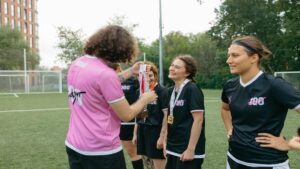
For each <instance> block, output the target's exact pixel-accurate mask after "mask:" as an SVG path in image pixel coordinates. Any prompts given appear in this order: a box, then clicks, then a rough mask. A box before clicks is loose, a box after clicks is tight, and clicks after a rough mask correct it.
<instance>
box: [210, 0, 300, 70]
mask: <svg viewBox="0 0 300 169" xmlns="http://www.w3.org/2000/svg"><path fill="white" fill-rule="evenodd" d="M216 14H217V17H216V20H217V21H216V22H215V24H214V26H213V27H212V28H211V29H210V30H209V31H208V34H209V35H210V36H211V37H212V39H214V40H216V41H217V45H218V47H219V49H220V50H221V51H222V52H221V53H225V51H226V50H227V47H228V46H229V45H230V42H231V40H232V39H233V38H235V37H237V36H241V35H254V36H257V37H258V38H259V39H260V40H262V41H263V42H264V43H265V44H266V46H267V47H268V48H269V49H270V50H271V51H272V52H273V55H272V56H271V58H269V59H268V60H265V61H263V62H262V65H263V67H264V68H265V70H267V71H271V72H272V71H279V70H281V71H284V70H295V69H296V68H297V67H298V68H299V67H300V65H299V33H298V32H299V31H298V30H299V26H300V25H299V2H298V1H296V0H291V1H286V0H251V1H248V0H225V1H224V2H223V3H222V5H221V6H220V8H219V9H218V10H216ZM224 57H226V55H224ZM221 59H222V60H224V58H221Z"/></svg>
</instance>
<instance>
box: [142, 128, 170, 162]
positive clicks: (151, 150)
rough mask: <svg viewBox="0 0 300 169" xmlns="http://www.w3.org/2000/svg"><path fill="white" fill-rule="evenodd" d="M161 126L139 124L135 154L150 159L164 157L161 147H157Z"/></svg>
mask: <svg viewBox="0 0 300 169" xmlns="http://www.w3.org/2000/svg"><path fill="white" fill-rule="evenodd" d="M160 130H161V126H150V125H143V124H139V126H138V131H137V154H139V155H145V156H147V157H149V158H152V159H165V158H164V153H163V149H160V150H159V149H157V148H156V145H157V140H158V138H159V135H160Z"/></svg>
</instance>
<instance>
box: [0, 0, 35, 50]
mask: <svg viewBox="0 0 300 169" xmlns="http://www.w3.org/2000/svg"><path fill="white" fill-rule="evenodd" d="M37 1H38V0H0V26H4V25H9V26H10V27H11V28H12V29H16V28H17V29H19V30H20V32H22V33H23V35H24V39H25V40H26V41H27V42H28V44H29V46H30V48H31V49H32V52H33V53H36V54H38V53H39V50H38V39H39V38H38V21H37V15H38V12H37Z"/></svg>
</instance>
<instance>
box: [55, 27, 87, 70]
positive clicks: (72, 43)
mask: <svg viewBox="0 0 300 169" xmlns="http://www.w3.org/2000/svg"><path fill="white" fill-rule="evenodd" d="M57 31H58V39H59V42H58V44H57V48H59V49H60V50H61V52H60V53H59V54H58V55H57V58H58V59H59V60H60V61H62V62H63V63H65V64H67V65H69V64H70V63H71V62H72V61H73V60H75V59H76V58H78V57H79V56H81V55H82V54H83V44H84V39H83V37H84V34H83V33H82V31H81V30H75V31H73V30H71V29H70V28H66V27H63V26H60V27H58V28H57Z"/></svg>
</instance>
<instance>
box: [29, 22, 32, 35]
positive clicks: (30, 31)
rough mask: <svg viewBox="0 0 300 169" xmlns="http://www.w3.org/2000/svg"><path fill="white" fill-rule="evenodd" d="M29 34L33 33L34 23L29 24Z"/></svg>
mask: <svg viewBox="0 0 300 169" xmlns="http://www.w3.org/2000/svg"><path fill="white" fill-rule="evenodd" d="M29 34H30V35H32V24H29Z"/></svg>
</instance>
